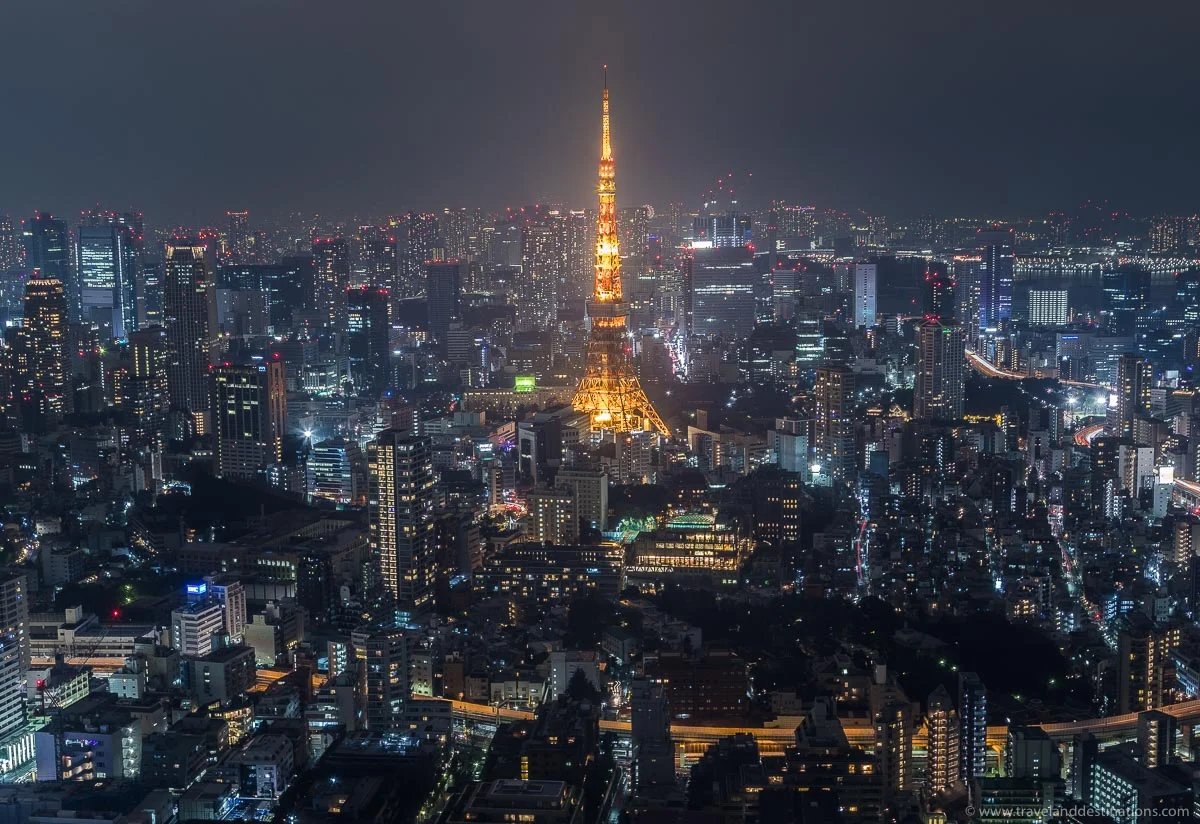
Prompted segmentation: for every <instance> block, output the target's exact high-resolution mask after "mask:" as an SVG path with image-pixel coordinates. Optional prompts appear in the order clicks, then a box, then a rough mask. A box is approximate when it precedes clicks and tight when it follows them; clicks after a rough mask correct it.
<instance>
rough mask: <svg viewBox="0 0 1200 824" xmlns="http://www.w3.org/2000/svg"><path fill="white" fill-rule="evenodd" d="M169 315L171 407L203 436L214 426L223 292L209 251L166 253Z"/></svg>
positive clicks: (178, 248) (183, 248) (195, 249)
mask: <svg viewBox="0 0 1200 824" xmlns="http://www.w3.org/2000/svg"><path fill="white" fill-rule="evenodd" d="M166 255H167V270H166V278H165V281H166V283H165V286H166V289H165V294H164V299H163V311H164V313H165V315H166V328H167V341H168V343H169V345H170V361H169V363H168V367H167V387H168V394H169V395H170V399H171V406H172V407H173V408H175V409H179V410H183V411H185V412H187V413H189V414H190V415H191V416H192V418H193V420H194V422H195V425H196V426H197V427H198V429H199V431H201V432H203V431H204V430H205V428H206V425H207V420H208V405H209V400H210V399H209V385H208V367H209V365H210V364H211V363H212V362H213V360H214V356H215V354H216V348H217V290H216V284H215V283H214V282H213V279H212V274H211V272H210V271H209V268H208V264H207V262H205V260H204V247H203V246H172V245H168V246H167V249H166Z"/></svg>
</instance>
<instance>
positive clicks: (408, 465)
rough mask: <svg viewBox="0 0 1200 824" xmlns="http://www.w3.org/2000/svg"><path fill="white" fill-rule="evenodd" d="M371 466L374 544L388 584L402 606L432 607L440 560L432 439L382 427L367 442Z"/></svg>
mask: <svg viewBox="0 0 1200 824" xmlns="http://www.w3.org/2000/svg"><path fill="white" fill-rule="evenodd" d="M367 466H368V470H369V473H370V478H369V481H368V495H367V512H368V515H369V518H370V529H371V549H372V552H373V553H374V554H375V555H376V557H377V559H378V563H379V573H380V575H381V577H382V580H383V586H384V589H386V590H387V592H388V593H390V594H391V596H392V597H393V598H394V599H395V602H396V605H397V607H398V608H399V609H401V610H406V611H411V612H419V611H425V610H428V609H431V608H432V606H433V595H434V591H433V588H434V581H435V579H436V577H437V564H436V559H435V555H434V549H435V546H434V540H433V528H434V521H433V498H434V483H435V478H434V473H433V458H432V450H431V445H430V441H429V439H428V438H425V437H420V436H415V435H410V434H409V433H407V432H405V431H402V430H398V429H387V430H384V431H383V432H380V433H379V435H378V436H377V437H376V438H375V440H373V441H371V443H370V444H368V446H367Z"/></svg>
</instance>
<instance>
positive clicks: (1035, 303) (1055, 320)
mask: <svg viewBox="0 0 1200 824" xmlns="http://www.w3.org/2000/svg"><path fill="white" fill-rule="evenodd" d="M1067 295H1068V292H1067V290H1066V289H1030V290H1029V313H1028V315H1027V316H1026V321H1027V322H1028V323H1029V325H1030V326H1065V325H1066V324H1067V322H1068V321H1070V317H1071V315H1070V305H1069V303H1068V300H1067Z"/></svg>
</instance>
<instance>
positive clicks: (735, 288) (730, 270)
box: [684, 246, 760, 338]
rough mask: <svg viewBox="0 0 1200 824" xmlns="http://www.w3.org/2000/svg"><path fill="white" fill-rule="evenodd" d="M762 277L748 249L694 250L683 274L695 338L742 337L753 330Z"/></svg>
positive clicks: (686, 302) (713, 248) (690, 328)
mask: <svg viewBox="0 0 1200 824" xmlns="http://www.w3.org/2000/svg"><path fill="white" fill-rule="evenodd" d="M759 278H760V276H759V274H758V273H757V272H756V271H755V269H754V253H753V252H751V251H750V249H749V248H747V247H745V246H716V247H709V248H705V247H700V248H696V249H693V250H692V251H691V254H690V255H689V257H688V263H687V268H686V269H685V272H684V280H685V287H686V288H687V289H688V293H689V295H688V300H686V301H685V305H686V306H688V307H689V308H690V313H691V314H690V318H691V324H690V326H689V330H688V331H689V332H690V333H691V334H693V335H709V336H716V335H723V336H726V337H730V338H737V337H742V336H744V335H747V334H749V332H750V330H751V329H753V328H754V319H755V308H756V307H755V287H756V284H757V282H758V280H759Z"/></svg>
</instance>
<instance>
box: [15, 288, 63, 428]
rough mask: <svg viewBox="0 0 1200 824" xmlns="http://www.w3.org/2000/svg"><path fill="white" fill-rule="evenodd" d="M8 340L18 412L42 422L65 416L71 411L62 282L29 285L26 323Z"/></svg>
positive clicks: (25, 306) (26, 299)
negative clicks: (67, 410) (68, 394)
mask: <svg viewBox="0 0 1200 824" xmlns="http://www.w3.org/2000/svg"><path fill="white" fill-rule="evenodd" d="M8 337H9V340H10V341H11V346H10V351H9V353H8V357H9V359H10V366H9V372H10V375H11V379H10V380H11V387H10V392H11V393H12V397H11V401H12V402H13V405H14V406H15V408H18V409H22V410H24V412H26V413H28V414H32V415H35V416H37V417H39V418H55V417H57V416H60V415H62V414H63V412H65V411H66V408H67V403H66V401H67V398H66V395H67V367H66V363H67V359H66V350H67V299H66V295H65V293H64V291H63V284H62V282H61V281H58V280H52V279H45V278H36V279H34V280H30V281H28V282H27V283H26V284H25V300H24V321H23V323H22V325H21V326H20V327H18V328H15V329H13V330H11V334H10V335H9V336H8Z"/></svg>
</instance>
